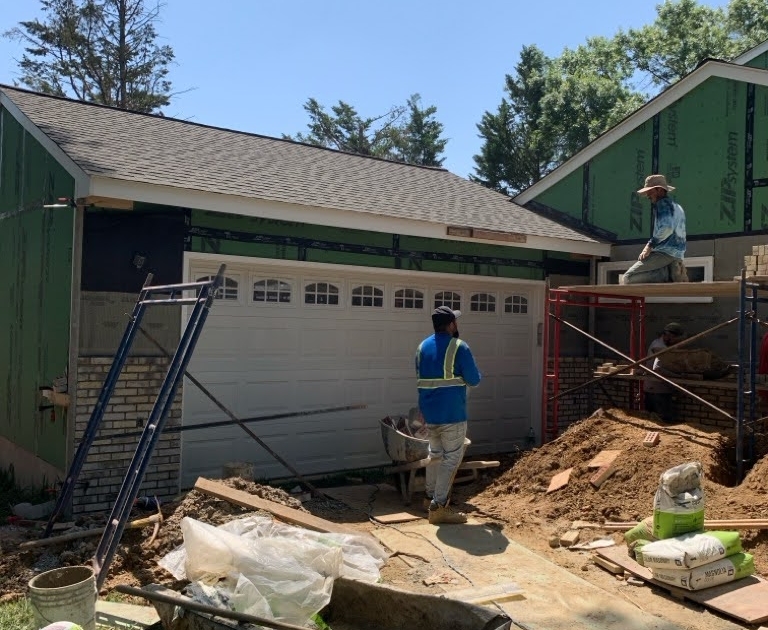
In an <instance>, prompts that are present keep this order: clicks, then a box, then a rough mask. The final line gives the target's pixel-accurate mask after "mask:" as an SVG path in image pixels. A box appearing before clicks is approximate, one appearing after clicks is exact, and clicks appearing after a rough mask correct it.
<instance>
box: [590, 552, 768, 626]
mask: <svg viewBox="0 0 768 630" xmlns="http://www.w3.org/2000/svg"><path fill="white" fill-rule="evenodd" d="M595 553H596V554H597V555H598V556H601V557H603V558H606V559H607V560H610V561H611V562H614V563H616V564H618V565H619V566H621V567H623V568H624V570H625V571H628V572H629V573H631V574H632V575H635V576H637V577H639V578H642V579H643V580H645V581H646V582H650V583H652V584H654V585H655V586H658V587H660V588H663V589H665V590H667V591H669V592H670V593H671V594H672V595H674V596H675V597H678V598H681V599H687V600H689V601H692V602H695V603H697V604H700V605H701V606H705V607H706V608H711V609H712V610H717V611H718V612H721V613H723V614H724V615H728V616H730V617H734V618H735V619H739V620H740V621H743V622H745V623H748V624H755V625H756V624H758V623H763V622H764V621H768V582H766V581H764V580H761V579H760V578H757V577H755V576H750V577H745V578H742V579H740V580H736V581H735V582H729V583H728V584H721V585H720V586H713V587H711V588H706V589H704V590H703V591H688V590H685V589H682V588H677V587H676V586H672V585H671V584H665V583H664V582H659V581H657V580H654V579H653V575H652V573H651V571H650V569H646V568H645V567H643V566H640V565H639V564H638V563H637V562H635V561H634V560H633V559H632V558H630V557H629V556H628V555H627V548H626V547H606V548H605V549H598V550H597V551H596V552H595Z"/></svg>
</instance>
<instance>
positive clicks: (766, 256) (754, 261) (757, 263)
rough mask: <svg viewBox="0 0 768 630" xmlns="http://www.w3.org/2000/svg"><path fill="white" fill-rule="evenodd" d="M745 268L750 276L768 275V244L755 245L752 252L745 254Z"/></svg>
mask: <svg viewBox="0 0 768 630" xmlns="http://www.w3.org/2000/svg"><path fill="white" fill-rule="evenodd" d="M744 269H745V270H746V274H747V275H748V276H768V245H753V246H752V253H751V254H750V255H747V256H744ZM737 279H738V277H737Z"/></svg>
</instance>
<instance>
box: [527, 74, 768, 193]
mask: <svg viewBox="0 0 768 630" xmlns="http://www.w3.org/2000/svg"><path fill="white" fill-rule="evenodd" d="M713 77H719V78H722V79H732V80H734V81H742V82H744V83H754V84H755V85H765V86H768V71H767V70H761V69H759V68H749V67H745V66H735V65H733V64H730V63H723V62H720V61H708V62H707V63H705V64H704V65H703V66H701V67H700V68H698V69H697V70H694V71H693V72H691V73H690V74H689V75H686V76H685V77H684V78H682V79H680V81H678V82H677V83H675V84H674V85H673V86H672V87H670V88H668V89H667V90H665V91H664V92H662V93H661V94H659V95H658V96H656V97H655V98H653V99H652V100H650V101H649V102H648V103H646V104H645V105H643V106H642V107H641V108H640V109H638V110H636V111H635V112H634V113H633V114H630V115H629V116H628V117H627V118H626V119H625V120H624V122H621V123H619V124H618V125H616V126H615V127H613V128H611V129H609V130H608V131H606V132H605V133H604V134H603V135H602V136H600V137H598V138H597V139H596V140H594V141H593V142H592V143H591V144H589V145H587V146H586V147H585V148H583V149H582V150H581V151H579V152H578V153H577V154H576V155H574V156H573V157H572V158H571V159H570V160H568V161H567V162H564V163H563V164H561V165H560V166H558V167H557V168H556V169H555V170H554V171H552V172H551V173H550V174H549V175H547V176H546V177H544V178H543V179H540V180H539V181H538V182H536V183H535V184H533V186H531V187H529V188H526V189H525V190H524V191H523V192H521V193H520V194H519V195H517V196H516V197H514V198H513V201H514V202H515V203H517V204H520V205H521V206H524V205H525V204H526V203H528V202H529V201H531V200H532V199H535V198H536V197H537V196H538V195H540V194H541V193H543V192H544V191H545V190H547V189H548V188H550V187H551V186H553V185H555V184H556V183H558V182H559V181H561V180H563V179H565V178H566V177H567V176H568V175H570V174H571V173H573V172H574V171H575V170H576V169H577V168H579V167H580V166H582V165H584V164H586V163H587V162H589V160H591V159H592V158H593V157H595V156H597V155H599V154H600V153H602V152H603V151H604V150H605V149H607V148H608V147H610V146H611V145H612V144H614V143H615V142H617V141H618V140H620V139H621V138H623V137H624V136H626V135H627V134H628V133H630V132H631V131H634V130H635V129H636V128H637V127H639V126H640V125H642V124H643V123H644V122H647V121H648V120H650V119H651V118H653V117H654V116H655V115H656V114H658V113H659V112H661V111H662V110H664V109H666V108H667V107H669V106H670V105H672V104H673V103H674V102H675V101H677V100H679V99H680V98H682V97H683V96H685V95H686V94H687V93H688V92H690V91H691V90H693V89H694V88H696V87H698V86H699V85H701V84H702V83H704V81H706V80H707V79H711V78H713Z"/></svg>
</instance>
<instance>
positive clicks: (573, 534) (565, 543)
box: [560, 529, 581, 547]
mask: <svg viewBox="0 0 768 630" xmlns="http://www.w3.org/2000/svg"><path fill="white" fill-rule="evenodd" d="M580 536H581V532H580V531H579V530H578V529H571V530H568V531H567V532H565V533H564V534H563V535H562V536H560V546H561V547H572V546H573V545H575V544H576V543H577V542H579V537H580Z"/></svg>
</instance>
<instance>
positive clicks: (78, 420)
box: [73, 357, 182, 514]
mask: <svg viewBox="0 0 768 630" xmlns="http://www.w3.org/2000/svg"><path fill="white" fill-rule="evenodd" d="M111 365H112V359H111V358H103V357H80V358H79V360H78V366H77V381H78V385H77V387H78V389H77V408H76V415H75V448H77V446H78V444H79V443H80V440H81V438H82V435H83V432H84V431H85V428H86V426H87V424H88V420H89V418H90V416H91V412H92V411H93V407H94V405H95V404H96V401H97V399H98V396H99V393H100V391H101V387H102V385H103V384H104V379H105V378H106V376H107V372H108V371H109V368H110V366H111ZM167 369H168V360H167V359H165V358H161V357H133V358H129V359H128V361H126V364H125V367H124V368H123V372H122V374H121V375H120V379H119V380H118V382H117V386H116V387H115V391H114V393H113V395H112V398H111V400H110V404H109V405H108V406H107V409H106V410H105V413H104V419H103V421H102V423H101V428H100V430H99V433H98V436H97V441H96V442H94V444H93V446H92V447H91V450H90V452H89V455H88V458H87V460H86V463H85V465H84V466H83V472H82V473H81V475H80V479H79V483H78V485H77V488H76V489H75V496H74V505H73V511H74V513H75V514H82V513H86V512H104V511H109V510H111V509H112V506H113V504H114V501H115V499H116V498H117V494H118V492H119V491H120V486H121V484H122V483H123V479H124V478H125V475H126V473H127V472H128V467H129V464H130V462H131V458H132V457H133V455H134V452H135V450H136V445H137V444H138V441H139V439H140V438H139V437H132V438H112V439H109V440H101V441H99V439H98V438H99V437H101V436H105V435H110V434H114V433H121V432H135V431H140V430H142V429H143V427H144V425H145V424H146V420H147V418H148V417H149V413H150V411H151V410H152V406H153V404H154V402H155V398H156V397H157V393H158V391H159V389H160V386H161V385H162V382H163V379H164V378H165V374H166V371H167ZM181 390H182V387H181V385H179V388H178V390H177V393H176V398H175V400H174V402H173V406H172V407H171V411H170V413H169V414H168V418H167V420H166V424H165V427H166V428H168V427H172V426H179V425H180V424H181ZM180 466H181V436H180V434H178V433H175V434H165V435H162V436H160V439H159V440H158V442H157V446H156V447H155V450H154V453H153V454H152V459H151V460H150V463H149V466H148V468H147V472H146V475H145V476H144V482H143V483H142V486H141V491H140V493H139V494H140V496H141V495H147V496H157V497H158V498H159V499H161V500H163V499H165V500H167V499H170V498H173V497H174V496H176V495H177V494H178V492H179V473H180Z"/></svg>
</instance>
